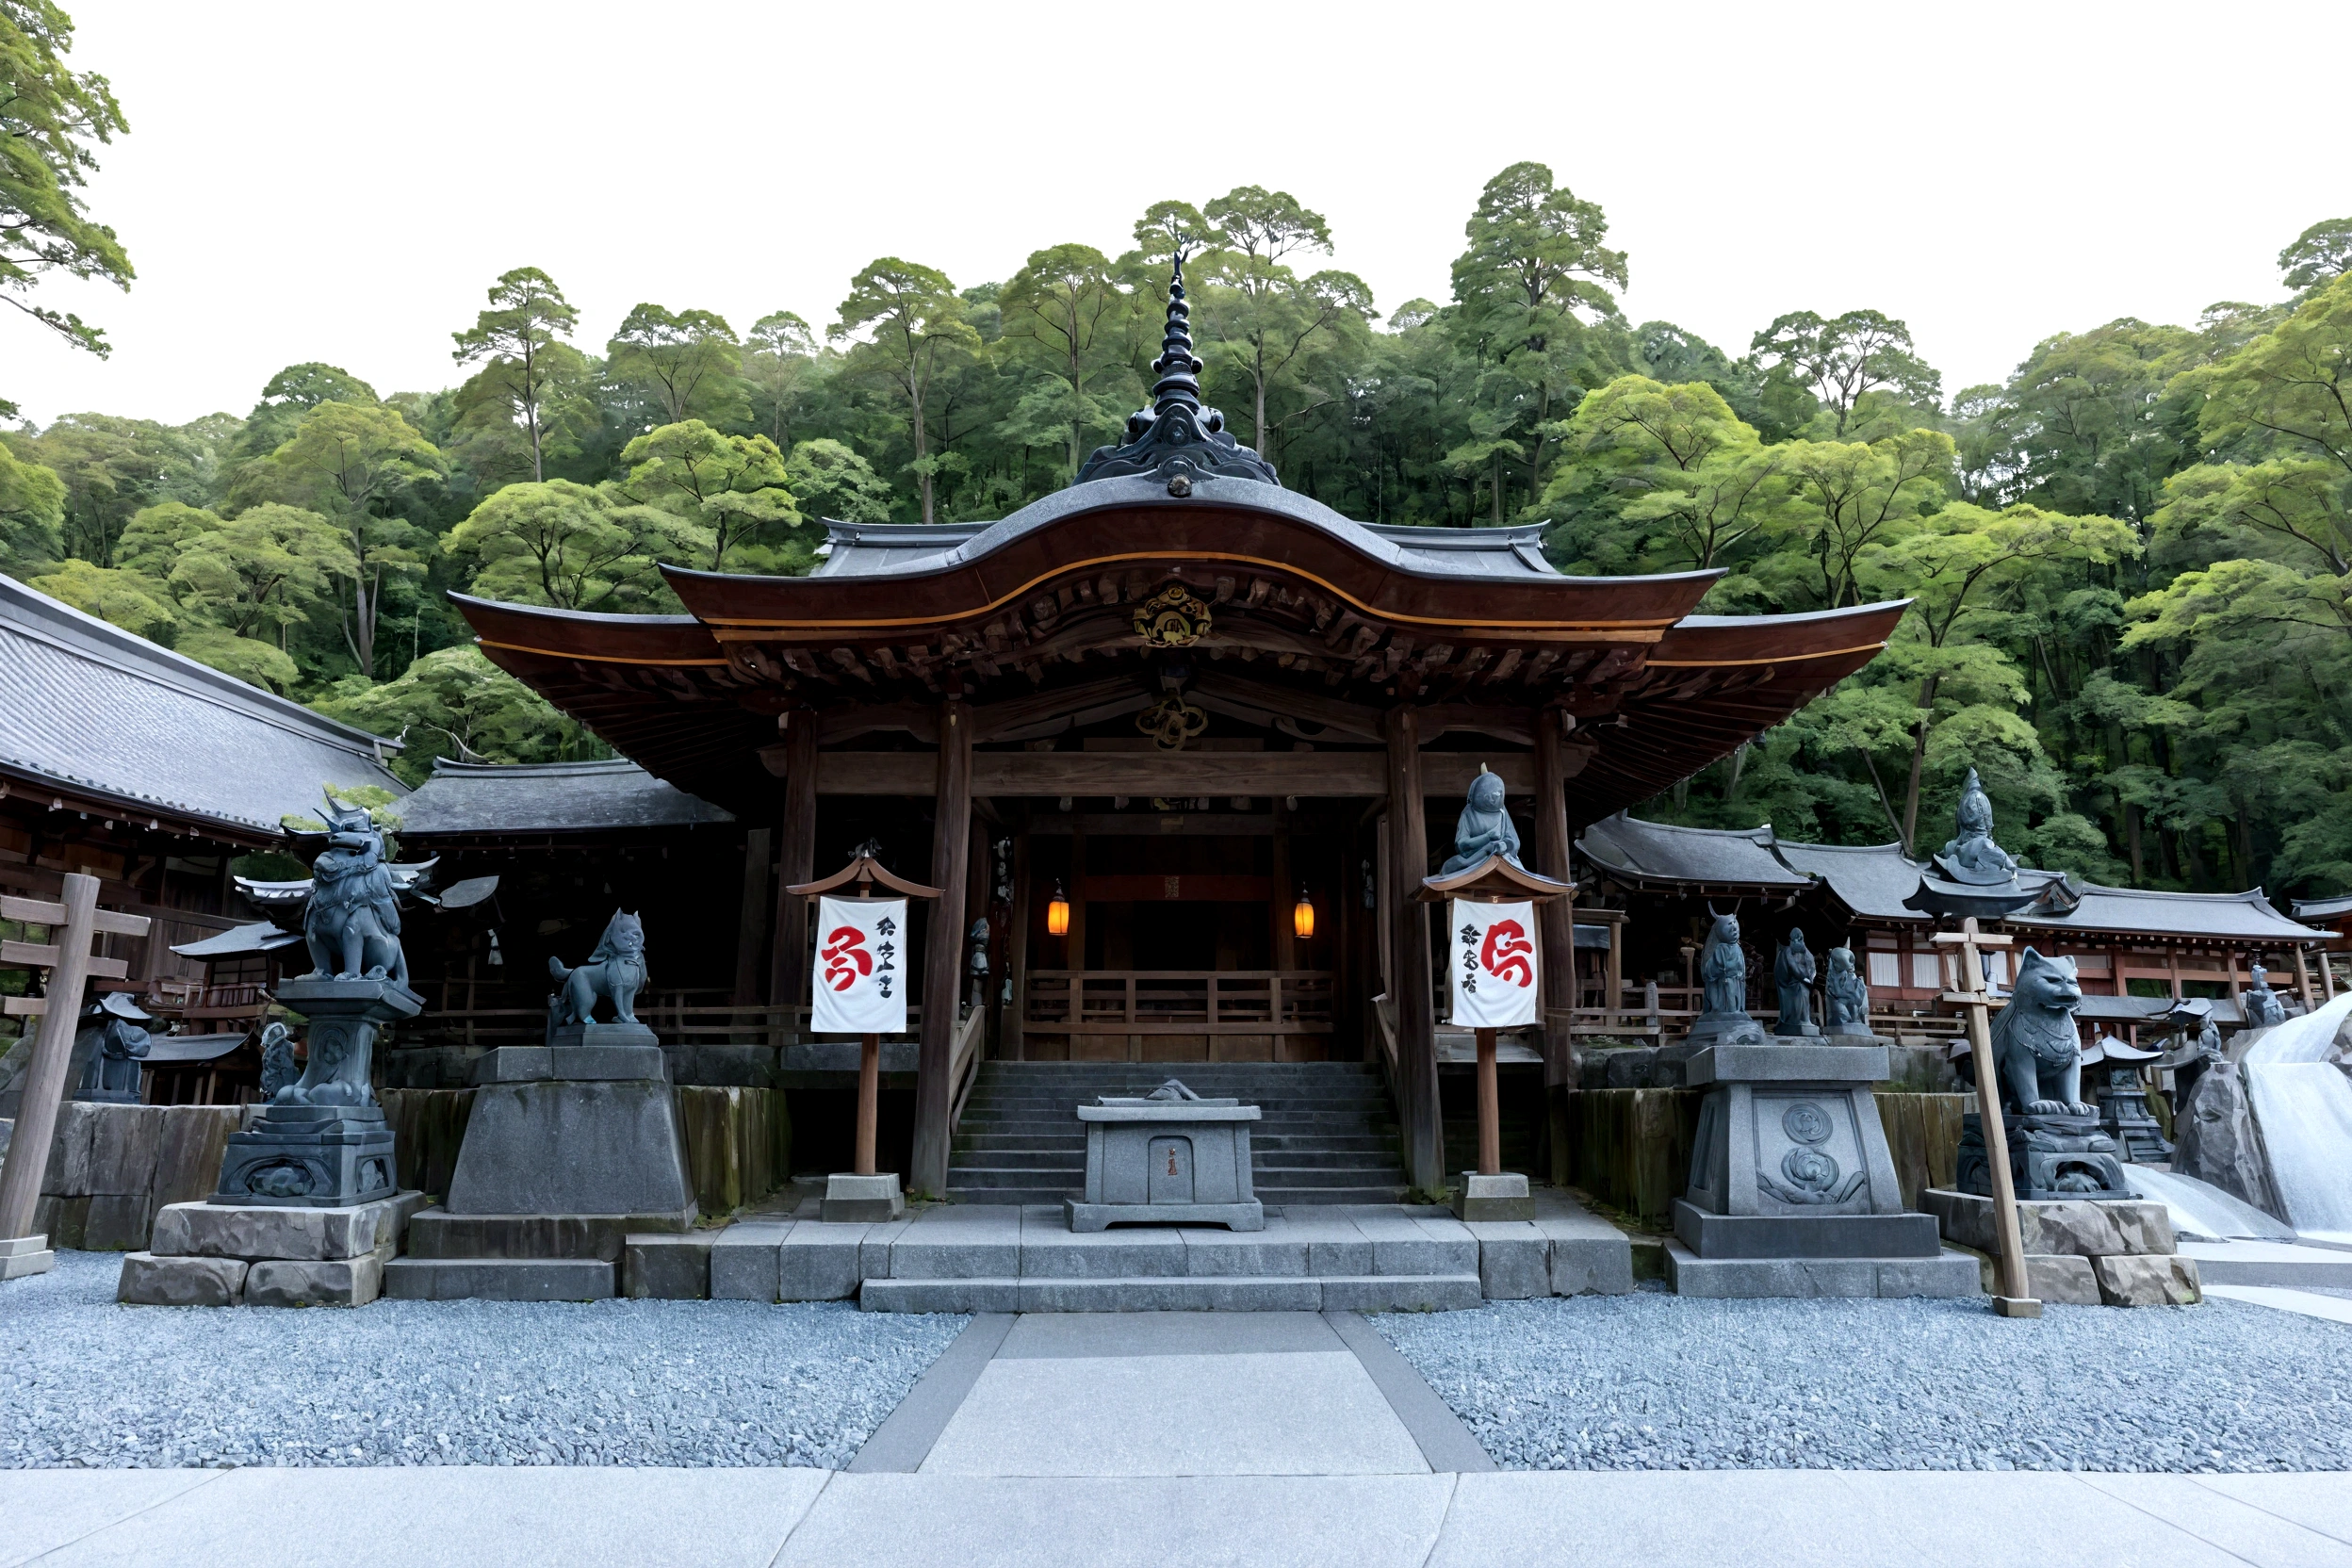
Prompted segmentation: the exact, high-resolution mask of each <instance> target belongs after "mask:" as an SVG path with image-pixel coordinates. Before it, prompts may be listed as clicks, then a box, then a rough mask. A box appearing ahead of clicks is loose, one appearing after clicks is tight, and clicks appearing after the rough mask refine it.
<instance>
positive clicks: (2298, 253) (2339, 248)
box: [2278, 218, 2352, 288]
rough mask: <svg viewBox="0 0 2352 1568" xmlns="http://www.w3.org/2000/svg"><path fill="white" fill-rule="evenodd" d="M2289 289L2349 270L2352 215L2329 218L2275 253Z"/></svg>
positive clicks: (2351, 266)
mask: <svg viewBox="0 0 2352 1568" xmlns="http://www.w3.org/2000/svg"><path fill="white" fill-rule="evenodd" d="M2278 270H2280V271H2282V272H2284V273H2285V274H2286V275H2287V276H2286V283H2287V286H2288V287H2289V288H2316V287H2318V286H2320V285H2321V284H2324V283H2327V281H2328V280H2330V279H2331V278H2340V277H2342V276H2344V273H2345V272H2346V271H2352V218H2330V219H2328V220H2327V221H2325V222H2322V223H2313V224H2312V225H2311V227H2310V228H2308V229H2305V230H2304V231H2303V232H2302V233H2301V234H2299V235H2297V236H2296V237H2295V243H2294V244H2292V245H2290V246H2288V247H2287V248H2286V249H2285V250H2283V251H2281V252H2279V253H2278Z"/></svg>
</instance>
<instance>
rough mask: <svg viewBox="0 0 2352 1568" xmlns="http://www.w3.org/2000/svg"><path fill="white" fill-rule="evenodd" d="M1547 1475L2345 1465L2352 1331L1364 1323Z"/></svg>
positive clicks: (2114, 1311) (1571, 1311)
mask: <svg viewBox="0 0 2352 1568" xmlns="http://www.w3.org/2000/svg"><path fill="white" fill-rule="evenodd" d="M1372 1321H1373V1323H1374V1324H1376V1325H1377V1326H1378V1327H1379V1329H1380V1332H1381V1333H1383V1334H1384V1335H1386V1336H1387V1338H1388V1340H1389V1342H1390V1343H1391V1344H1393V1345H1394V1346H1396V1347H1397V1350H1398V1351H1400V1352H1401V1353H1402V1354H1403V1355H1404V1357H1405V1359H1406V1360H1407V1361H1410V1362H1411V1363H1413V1365H1414V1366H1416V1367H1418V1368H1419V1369H1420V1371H1421V1375H1422V1376H1423V1377H1424V1378H1426V1379H1428V1380H1429V1386H1430V1387H1432V1388H1434V1389H1435V1390H1437V1392H1438V1394H1439V1395H1440V1396H1442V1397H1444V1398H1445V1400H1446V1403H1447V1404H1448V1405H1451V1406H1452V1407H1453V1409H1454V1413H1456V1414H1458V1415H1460V1416H1461V1417H1462V1420H1463V1421H1464V1422H1465V1423H1467V1424H1468V1426H1469V1428H1470V1429H1471V1431H1472V1432H1473V1433H1475V1434H1476V1435H1477V1437H1478V1441H1479V1442H1480V1443H1482V1444H1483V1445H1485V1446H1486V1451H1487V1452H1488V1453H1490V1454H1492V1455H1493V1456H1494V1457H1495V1462H1496V1463H1498V1464H1501V1465H1504V1466H1505V1467H1507V1468H1512V1469H1536V1470H1672V1469H1696V1470H1727V1469H1761V1468H1774V1469H1780V1468H1803V1469H1831V1470H2013V1469H2014V1470H2124V1471H2145V1470H2173V1471H2230V1470H2341V1469H2345V1468H2352V1327H2347V1326H2345V1325H2344V1324H2338V1323H2330V1322H2326V1321H2323V1320H2321V1319H2317V1318H2311V1317H2303V1316H2299V1315H2295V1314H2293V1313H2284V1312H2276V1311H2273V1310H2271V1309H2269V1308H2266V1307H2258V1306H2253V1305H2250V1304H2248V1303H2246V1302H2239V1301H2229V1300H2223V1299H2211V1300H2208V1301H2207V1302H2206V1303H2205V1304H2204V1305H2202V1306H2197V1307H2142V1308H2134V1309H2129V1310H2127V1309H2122V1308H2115V1307H2049V1308H2046V1309H2045V1312H2044V1315H2043V1317H2042V1318H2041V1320H2040V1321H2039V1322H2030V1321H2017V1322H2013V1321H2009V1320H2006V1319H2002V1318H1997V1317H1995V1316H1993V1315H1991V1314H1990V1313H1989V1312H1987V1311H1986V1310H1985V1303H1984V1302H1983V1301H1982V1300H1978V1301H1927V1300H1905V1301H1857V1300H1805V1301H1794V1300H1767V1301H1709V1300H1696V1299H1685V1298H1681V1297H1674V1296H1659V1295H1655V1294H1651V1293H1647V1292H1642V1293H1637V1294H1635V1295H1632V1296H1618V1297H1592V1296H1587V1297H1579V1298H1572V1299H1560V1298H1553V1299H1547V1300H1534V1301H1494V1302H1489V1303H1488V1304H1487V1305H1486V1306H1485V1307H1483V1308H1481V1309H1479V1310H1478V1311H1476V1312H1448V1313H1432V1314H1429V1315H1405V1314H1398V1313H1387V1314H1380V1315H1375V1316H1374V1317H1373V1319H1372Z"/></svg>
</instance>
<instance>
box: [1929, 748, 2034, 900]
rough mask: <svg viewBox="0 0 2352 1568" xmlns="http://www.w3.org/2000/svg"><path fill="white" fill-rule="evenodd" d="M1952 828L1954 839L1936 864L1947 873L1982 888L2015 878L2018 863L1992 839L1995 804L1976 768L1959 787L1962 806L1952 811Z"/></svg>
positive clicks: (1957, 880)
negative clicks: (1978, 778) (1979, 778)
mask: <svg viewBox="0 0 2352 1568" xmlns="http://www.w3.org/2000/svg"><path fill="white" fill-rule="evenodd" d="M1952 827H1953V830H1954V831H1953V833H1952V839H1951V840H1950V841H1948V842H1946V843H1945V845H1944V847H1943V848H1942V849H1941V850H1939V851H1937V852H1936V869H1937V870H1938V871H1940V872H1942V873H1943V874H1944V875H1945V876H1947V877H1949V878H1950V879H1951V880H1952V881H1954V882H1962V883H1966V884H1968V885H1969V886H1971V887H1980V888H1988V887H1992V886H1995V885H1996V884H1999V883H2003V882H2010V881H2014V880H2015V879H2016V877H2017V861H2016V860H2015V859H2013V858H2010V855H2009V852H2008V851H2007V850H2005V849H2003V848H2001V846H2000V845H1999V844H1997V843H1995V842H1993V803H1992V800H1991V798H1990V797H1989V796H1987V795H1986V794H1985V786H1984V785H1983V784H1981V783H1979V782H1978V781H1977V776H1976V770H1975V769H1974V768H1970V769H1969V770H1968V780H1967V781H1966V782H1965V783H1963V784H1962V785H1961V786H1960V807H1959V809H1958V810H1957V811H1955V812H1954V813H1953V823H1952Z"/></svg>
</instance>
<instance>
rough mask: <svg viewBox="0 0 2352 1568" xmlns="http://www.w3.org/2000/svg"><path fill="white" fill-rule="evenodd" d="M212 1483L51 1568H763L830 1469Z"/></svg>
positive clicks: (529, 1470)
mask: <svg viewBox="0 0 2352 1568" xmlns="http://www.w3.org/2000/svg"><path fill="white" fill-rule="evenodd" d="M42 1474H44V1475H53V1474H57V1472H45V1473H42ZM69 1474H70V1473H69ZM133 1474H136V1473H135V1472H134V1473H133ZM178 1474H184V1475H186V1474H192V1475H194V1476H198V1477H202V1476H204V1475H205V1474H206V1473H205V1472H203V1471H197V1472H178ZM211 1474H213V1475H215V1476H217V1477H218V1478H217V1479H214V1480H212V1481H210V1482H209V1483H208V1484H204V1485H201V1486H195V1487H191V1488H189V1489H188V1490H186V1491H183V1492H181V1493H179V1494H178V1495H174V1496H172V1497H171V1498H169V1499H168V1500H166V1501H163V1502H161V1503H159V1504H157V1505H156V1506H155V1507H153V1508H150V1509H148V1510H147V1511H144V1512H141V1513H139V1514H137V1515H136V1516H134V1517H131V1518H129V1519H126V1520H124V1521H123V1522H122V1523H120V1524H118V1525H115V1526H113V1527H110V1528H106V1529H103V1530H100V1531H99V1532H98V1533H96V1534H95V1535H88V1536H85V1537H83V1538H82V1539H81V1540H80V1541H78V1542H76V1543H75V1544H73V1545H70V1546H67V1547H65V1548H64V1549H63V1550H60V1551H56V1552H53V1553H51V1554H50V1555H49V1556H48V1557H46V1558H44V1559H42V1560H41V1561H42V1563H43V1568H47V1565H49V1564H69V1565H72V1568H103V1565H114V1564H120V1565H122V1568H176V1565H179V1564H190V1565H193V1564H213V1565H217V1564H221V1563H235V1564H237V1568H318V1565H319V1564H321V1563H351V1564H366V1565H367V1568H411V1565H414V1568H476V1565H479V1568H511V1565H512V1564H515V1563H536V1562H560V1563H563V1564H564V1565H565V1568H645V1565H649V1564H672V1563H675V1564H681V1565H682V1564H688V1563H694V1564H707V1565H709V1568H765V1565H766V1564H767V1563H769V1562H771V1561H772V1560H774V1559H775V1556H776V1551H777V1549H778V1548H779V1547H780V1546H782V1545H783V1544H784V1542H785V1539H786V1537H787V1536H788V1535H790V1534H791V1532H792V1527H793V1526H794V1525H796V1524H798V1523H799V1522H800V1521H801V1519H802V1517H803V1516H804V1515H805V1514H806V1513H807V1512H808V1511H809V1504H811V1503H812V1502H814V1501H815V1500H816V1497H817V1495H818V1493H820V1492H821V1491H823V1490H824V1488H825V1481H826V1479H827V1472H825V1471H821V1470H652V1469H647V1470H626V1469H619V1468H599V1469H572V1468H553V1467H549V1468H544V1469H543V1468H538V1467H532V1466H521V1467H491V1466H483V1467H478V1468H469V1467H465V1466H457V1465H447V1466H436V1467H433V1468H429V1469H388V1470H363V1469H350V1470H338V1469H318V1470H298V1471H287V1470H263V1469H253V1470H233V1471H227V1472H212V1473H211ZM34 1511H35V1512H40V1511H41V1510H39V1509H36V1510H34ZM10 1560H13V1559H10Z"/></svg>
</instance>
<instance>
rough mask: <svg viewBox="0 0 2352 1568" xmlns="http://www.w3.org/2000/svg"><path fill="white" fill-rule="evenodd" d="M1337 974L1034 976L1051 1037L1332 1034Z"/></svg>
mask: <svg viewBox="0 0 2352 1568" xmlns="http://www.w3.org/2000/svg"><path fill="white" fill-rule="evenodd" d="M1332 980H1333V976H1332V973H1331V971H1329V970H1246V969H1245V970H1232V969H1228V970H1032V971H1030V972H1029V995H1028V1008H1027V1012H1026V1015H1025V1016H1026V1027H1027V1028H1028V1029H1029V1030H1030V1031H1032V1032H1035V1033H1037V1034H1044V1035H1328V1034H1330V1033H1331V1029H1332V1019H1331V986H1332Z"/></svg>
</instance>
